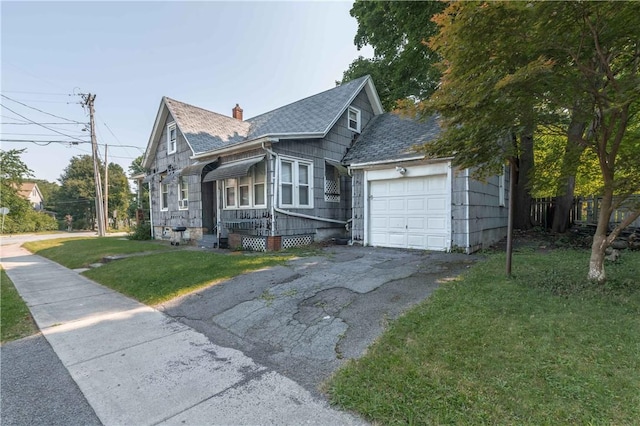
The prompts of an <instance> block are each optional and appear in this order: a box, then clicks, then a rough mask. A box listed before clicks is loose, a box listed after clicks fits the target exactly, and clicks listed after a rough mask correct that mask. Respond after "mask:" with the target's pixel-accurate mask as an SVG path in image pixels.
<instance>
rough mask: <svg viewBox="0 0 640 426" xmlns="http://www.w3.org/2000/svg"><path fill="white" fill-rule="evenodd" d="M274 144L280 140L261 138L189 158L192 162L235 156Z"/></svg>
mask: <svg viewBox="0 0 640 426" xmlns="http://www.w3.org/2000/svg"><path fill="white" fill-rule="evenodd" d="M274 142H278V138H273V137H259V138H255V139H251V140H249V141H243V142H240V143H237V144H234V145H231V146H227V147H224V148H220V149H215V150H212V151H206V152H201V153H199V154H194V155H192V156H191V157H189V158H190V159H191V160H198V159H201V158H208V157H216V156H220V155H225V154H233V153H236V152H242V151H247V150H249V149H253V148H256V147H258V146H262V144H263V143H274Z"/></svg>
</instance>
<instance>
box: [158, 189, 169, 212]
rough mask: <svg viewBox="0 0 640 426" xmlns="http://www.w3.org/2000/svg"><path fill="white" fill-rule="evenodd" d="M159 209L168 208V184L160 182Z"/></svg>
mask: <svg viewBox="0 0 640 426" xmlns="http://www.w3.org/2000/svg"><path fill="white" fill-rule="evenodd" d="M160 210H169V184H168V183H164V182H160Z"/></svg>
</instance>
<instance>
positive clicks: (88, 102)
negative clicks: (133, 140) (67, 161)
mask: <svg viewBox="0 0 640 426" xmlns="http://www.w3.org/2000/svg"><path fill="white" fill-rule="evenodd" d="M82 99H83V100H84V105H85V106H86V107H88V108H89V118H90V126H91V152H92V154H93V180H94V182H95V185H96V222H97V223H98V236H99V237H104V235H105V232H104V224H105V214H104V210H103V207H104V205H103V203H102V184H101V182H100V166H99V165H98V162H99V159H98V141H97V140H96V125H95V121H94V118H93V116H94V110H93V103H94V101H95V100H96V95H92V94H91V93H88V94H86V95H82Z"/></svg>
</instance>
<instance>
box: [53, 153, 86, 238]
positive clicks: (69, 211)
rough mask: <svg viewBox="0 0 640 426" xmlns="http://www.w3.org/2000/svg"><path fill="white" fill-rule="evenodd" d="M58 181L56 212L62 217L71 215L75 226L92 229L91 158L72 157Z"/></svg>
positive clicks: (82, 156) (83, 156)
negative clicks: (58, 190)
mask: <svg viewBox="0 0 640 426" xmlns="http://www.w3.org/2000/svg"><path fill="white" fill-rule="evenodd" d="M59 181H60V192H59V197H58V212H59V213H60V214H62V215H63V216H66V215H71V216H72V217H73V220H74V224H75V225H76V226H79V227H83V228H87V227H90V228H93V223H95V218H94V214H95V212H94V211H93V210H94V208H93V206H94V200H95V185H94V178H93V159H92V157H91V156H90V155H80V156H75V157H72V158H71V160H70V161H69V165H67V167H66V168H65V169H64V170H63V172H62V174H61V175H60V179H59ZM89 224H91V225H90V226H89Z"/></svg>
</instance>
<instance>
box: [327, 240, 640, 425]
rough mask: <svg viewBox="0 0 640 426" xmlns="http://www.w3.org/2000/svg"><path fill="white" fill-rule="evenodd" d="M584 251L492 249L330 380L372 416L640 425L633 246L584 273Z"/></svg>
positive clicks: (639, 291) (407, 420)
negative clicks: (595, 273) (590, 276)
mask: <svg viewBox="0 0 640 426" xmlns="http://www.w3.org/2000/svg"><path fill="white" fill-rule="evenodd" d="M588 256H589V254H588V253H587V252H584V251H577V250H558V251H554V252H551V253H533V252H531V253H517V254H516V255H515V257H514V277H513V278H511V279H507V278H506V277H505V276H504V274H503V272H502V271H503V270H504V256H503V255H492V256H490V257H489V259H488V260H487V261H485V262H482V263H479V264H478V265H476V266H474V267H473V268H472V270H470V271H469V272H468V273H467V274H466V275H464V276H462V277H461V278H460V279H458V280H457V281H454V282H451V283H446V284H443V285H442V287H441V288H440V289H438V290H437V291H436V292H435V293H434V294H433V295H432V296H431V297H430V298H429V299H428V300H427V301H425V302H424V303H422V304H420V305H419V306H417V307H416V308H414V309H412V310H411V311H409V312H408V313H407V314H406V315H404V316H403V317H401V318H399V319H398V320H397V321H395V322H394V323H392V325H391V326H390V328H389V329H388V331H387V332H386V333H385V334H384V335H383V336H381V338H380V339H379V340H378V341H377V342H376V343H375V344H374V345H373V346H372V347H371V348H370V350H369V351H368V353H367V355H365V356H364V357H363V358H362V359H360V360H357V361H352V362H350V363H348V364H347V365H346V366H345V368H343V369H341V370H340V371H339V372H337V373H336V374H335V376H334V377H333V378H332V380H330V381H329V382H328V383H327V384H326V390H327V391H328V392H329V394H330V398H331V401H332V403H333V404H336V405H339V406H341V407H343V408H346V409H350V410H354V411H356V412H358V413H360V414H361V415H363V416H364V417H365V418H366V419H368V420H369V421H372V422H373V423H374V424H388V425H394V424H444V423H455V424H635V423H636V422H637V419H639V418H640V357H639V356H638V354H639V353H640V282H639V279H638V265H640V253H638V252H635V253H630V252H625V253H624V255H623V257H622V259H621V261H619V262H618V263H615V264H608V265H607V273H608V274H609V282H608V283H607V284H606V285H604V286H595V285H593V284H590V283H588V282H587V281H586V280H585V276H586V271H587V265H588Z"/></svg>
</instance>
